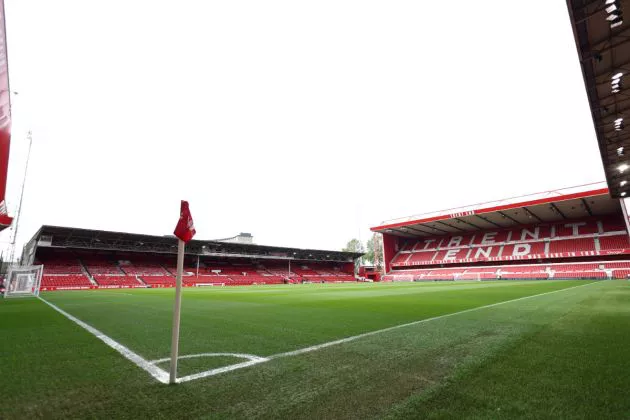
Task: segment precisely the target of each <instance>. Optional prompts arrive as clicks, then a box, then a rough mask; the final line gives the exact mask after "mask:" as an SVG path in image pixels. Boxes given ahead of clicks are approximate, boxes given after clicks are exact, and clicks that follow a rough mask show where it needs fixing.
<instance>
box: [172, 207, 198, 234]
mask: <svg viewBox="0 0 630 420" xmlns="http://www.w3.org/2000/svg"><path fill="white" fill-rule="evenodd" d="M173 233H174V234H175V236H177V237H178V238H179V239H180V240H182V241H184V242H186V243H187V242H188V241H190V240H191V239H192V238H193V236H195V233H197V231H196V230H195V225H194V223H193V219H192V216H191V214H190V208H189V207H188V201H184V200H182V204H181V208H180V210H179V221H178V222H177V226H175V232H173Z"/></svg>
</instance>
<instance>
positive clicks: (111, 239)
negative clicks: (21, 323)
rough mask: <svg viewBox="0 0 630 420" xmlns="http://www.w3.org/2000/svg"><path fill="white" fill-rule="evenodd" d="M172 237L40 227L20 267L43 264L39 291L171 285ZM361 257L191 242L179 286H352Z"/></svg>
mask: <svg viewBox="0 0 630 420" xmlns="http://www.w3.org/2000/svg"><path fill="white" fill-rule="evenodd" d="M176 253H177V239H176V238H175V237H174V236H152V235H142V234H134V233H122V232H110V231H101V230H91V229H79V228H71V227H59V226H42V227H41V228H40V229H39V230H38V231H37V233H35V235H34V236H33V237H32V239H31V240H30V241H29V242H28V243H27V244H26V245H25V247H24V251H23V254H22V265H37V264H43V265H44V274H43V277H42V283H41V284H42V287H41V289H42V290H73V289H98V288H131V287H133V288H136V287H173V286H174V285H175V275H174V273H175V271H176V269H175V265H176ZM361 255H362V254H360V253H352V252H341V251H323V250H314V249H300V248H289V247H276V246H264V245H256V244H249V243H239V242H221V241H204V240H192V241H190V242H189V243H188V244H187V246H186V256H185V263H184V271H185V275H184V279H183V284H184V286H187V287H192V286H210V285H226V286H229V285H251V284H283V283H298V282H346V281H356V280H355V276H354V264H355V260H356V259H357V258H359V257H360V256H361Z"/></svg>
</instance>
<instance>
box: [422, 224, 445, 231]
mask: <svg viewBox="0 0 630 420" xmlns="http://www.w3.org/2000/svg"><path fill="white" fill-rule="evenodd" d="M423 226H426V227H428V228H429V229H433V230H437V231H439V232H444V233H452V232H449V231H448V230H444V229H440V228H436V227H433V226H429V225H423Z"/></svg>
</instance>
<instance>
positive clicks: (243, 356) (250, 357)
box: [149, 353, 267, 365]
mask: <svg viewBox="0 0 630 420" xmlns="http://www.w3.org/2000/svg"><path fill="white" fill-rule="evenodd" d="M219 356H226V357H235V358H237V359H247V360H258V361H261V362H266V361H267V358H266V357H260V356H256V355H255V354H245V353H198V354H187V355H185V356H179V357H177V360H182V359H196V358H198V357H219ZM169 360H171V358H170V357H165V358H163V359H158V360H151V361H150V362H149V363H153V364H154V365H156V364H159V363H164V362H168V361H169Z"/></svg>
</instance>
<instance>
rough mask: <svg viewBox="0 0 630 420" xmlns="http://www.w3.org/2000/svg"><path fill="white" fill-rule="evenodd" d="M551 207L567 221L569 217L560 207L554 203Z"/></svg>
mask: <svg viewBox="0 0 630 420" xmlns="http://www.w3.org/2000/svg"><path fill="white" fill-rule="evenodd" d="M550 205H551V207H552V208H553V209H554V210H555V211H556V213H558V214H559V215H560V216H561V217H562V218H563V219H564V220H567V216H565V215H564V213H562V212H561V211H560V209H559V208H558V206H556V205H555V204H554V203H551V204H550Z"/></svg>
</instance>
